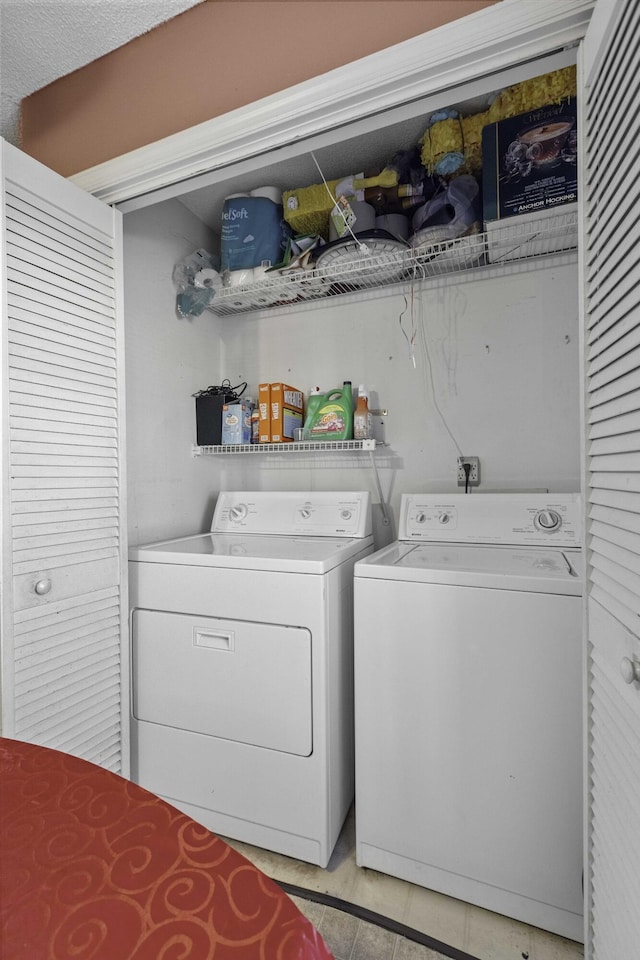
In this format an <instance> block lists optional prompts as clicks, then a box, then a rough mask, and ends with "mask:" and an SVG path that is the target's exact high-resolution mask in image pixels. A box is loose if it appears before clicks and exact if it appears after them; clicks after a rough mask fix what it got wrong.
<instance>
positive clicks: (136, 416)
mask: <svg viewBox="0 0 640 960" xmlns="http://www.w3.org/2000/svg"><path fill="white" fill-rule="evenodd" d="M208 245H209V249H212V245H213V240H212V237H211V235H210V233H209V231H208V230H207V229H206V228H205V227H204V226H203V224H202V223H201V222H200V221H199V220H198V219H196V217H194V216H193V215H192V214H190V213H188V212H187V210H186V209H185V207H184V206H182V204H180V203H178V202H176V201H169V202H167V203H164V204H159V205H157V206H155V207H148V208H146V209H144V210H141V211H138V212H136V213H130V214H127V215H126V216H125V218H124V264H125V269H124V289H125V366H126V426H127V497H128V503H127V510H128V527H129V531H128V533H129V543H130V545H131V546H135V545H137V544H139V543H149V542H150V541H152V540H158V539H164V538H166V537H174V536H180V535H181V534H185V533H190V532H192V531H193V532H195V531H198V530H200V529H204V528H205V527H206V525H207V523H209V522H210V520H211V511H212V509H213V503H214V502H215V501H214V500H213V499H212V491H213V492H215V489H217V479H216V475H215V467H214V464H212V463H211V462H204V461H203V460H202V458H201V459H199V460H195V459H194V458H193V457H192V456H191V447H192V444H193V443H194V442H195V415H194V409H195V407H194V405H195V401H194V399H193V397H192V396H191V395H192V393H194V392H195V391H196V390H198V389H200V388H202V387H206V386H208V385H209V384H211V383H214V382H217V377H218V369H219V364H220V358H219V349H218V338H217V331H218V328H219V325H220V322H219V321H218V320H217V319H216V317H214V316H213V314H211V313H209V312H207V313H206V315H204V316H201V317H198V318H195V319H191V320H185V319H179V318H178V317H177V315H176V311H175V301H176V290H175V287H174V284H173V281H172V272H173V268H174V265H175V263H176V262H178V261H179V260H181V259H182V258H183V257H185V256H187V255H188V254H191V253H193V251H194V250H196V249H199V248H200V247H204V248H205V249H207V247H208Z"/></svg>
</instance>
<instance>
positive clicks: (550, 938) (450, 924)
mask: <svg viewBox="0 0 640 960" xmlns="http://www.w3.org/2000/svg"><path fill="white" fill-rule="evenodd" d="M225 839H226V840H227V842H228V843H229V844H230V846H233V847H235V848H236V849H237V850H239V851H240V852H241V853H243V854H244V855H245V856H246V857H247V858H248V859H249V860H251V861H252V862H253V863H255V864H256V866H258V867H259V868H260V869H261V870H262V871H263V872H264V873H266V874H267V876H270V877H273V878H274V879H275V880H281V881H283V882H286V883H290V884H293V885H295V886H298V887H304V888H305V889H307V890H316V891H320V892H322V893H329V894H331V895H332V896H334V897H338V898H339V899H341V900H346V901H347V902H349V903H357V904H359V905H360V906H363V907H367V908H368V909H369V910H373V911H374V912H375V913H379V914H382V916H385V917H389V918H391V919H393V920H397V921H398V922H400V923H403V924H405V925H406V926H408V927H412V928H413V929H415V930H420V931H422V932H423V933H426V934H429V936H431V937H433V938H434V939H436V940H440V941H441V942H443V943H447V944H449V945H450V946H452V947H456V948H457V949H458V950H462V951H466V952H467V953H469V954H471V955H472V956H474V957H477V958H478V960H582V958H583V956H584V951H583V948H582V945H581V944H578V943H574V942H573V941H572V940H565V939H563V938H562V937H556V936H554V935H553V934H551V933H547V932H546V931H544V930H539V929H537V928H536V927H530V926H528V925H527V924H524V923H518V922H517V921H516V920H510V919H508V918H506V917H503V916H500V915H499V914H496V913H491V912H490V911H488V910H482V909H481V908H480V907H474V906H471V905H470V904H468V903H463V902H462V901H461V900H454V899H452V898H451V897H446V896H444V895H443V894H440V893H435V892H434V891H432V890H426V889H424V888H423V887H418V886H416V885H415V884H412V883H406V882H405V881H404V880H398V879H397V877H388V876H386V875H385V874H382V873H378V872H377V871H375V870H369V869H363V868H361V867H358V866H356V862H355V820H354V816H353V812H351V813H350V815H349V816H348V817H347V821H346V823H345V825H344V828H343V830H342V833H341V834H340V837H339V838H338V842H337V844H336V848H335V850H334V851H333V855H332V857H331V860H330V861H329V864H328V866H327V868H326V869H322V868H321V867H314V866H313V865H311V864H308V863H303V862H302V861H300V860H293V859H291V858H290V857H285V856H281V855H280V854H277V853H271V852H270V851H267V850H262V849H260V848H258V847H252V846H249V845H248V844H244V843H240V842H238V841H235V840H229V839H228V838H225ZM426 956H427V957H428V954H426ZM341 960H350V958H349V957H347V958H341ZM351 960H356V957H355V955H354V956H352V958H351ZM380 960H386V958H380ZM389 960H392V958H391V957H389Z"/></svg>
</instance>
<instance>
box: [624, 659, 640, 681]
mask: <svg viewBox="0 0 640 960" xmlns="http://www.w3.org/2000/svg"><path fill="white" fill-rule="evenodd" d="M620 673H621V674H622V679H623V680H624V682H625V683H638V682H639V681H640V663H638V661H637V660H632V659H631V657H623V658H622V660H621V661H620Z"/></svg>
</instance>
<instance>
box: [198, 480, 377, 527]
mask: <svg viewBox="0 0 640 960" xmlns="http://www.w3.org/2000/svg"><path fill="white" fill-rule="evenodd" d="M211 530H212V532H213V533H253V534H268V535H269V536H305V535H307V536H310V537H367V536H369V535H370V534H371V494H370V493H369V492H368V491H355V492H354V491H347V492H344V493H342V492H337V493H334V492H329V493H326V492H322V491H316V490H314V491H312V492H305V491H301V492H297V491H285V492H277V493H273V492H271V491H257V492H256V491H246V490H240V491H223V492H221V493H220V494H219V495H218V500H217V502H216V507H215V510H214V514H213V520H212V523H211Z"/></svg>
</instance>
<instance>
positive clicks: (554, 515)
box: [534, 510, 562, 533]
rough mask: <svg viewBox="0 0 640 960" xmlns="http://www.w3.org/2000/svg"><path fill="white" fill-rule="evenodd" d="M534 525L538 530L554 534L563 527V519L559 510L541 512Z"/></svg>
mask: <svg viewBox="0 0 640 960" xmlns="http://www.w3.org/2000/svg"><path fill="white" fill-rule="evenodd" d="M534 523H535V526H536V527H537V528H538V530H543V531H544V532H545V533H553V532H554V531H555V530H559V529H560V527H561V526H562V517H561V516H560V514H559V513H558V512H557V510H539V511H538V513H537V514H536V518H535V521H534Z"/></svg>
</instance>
